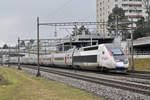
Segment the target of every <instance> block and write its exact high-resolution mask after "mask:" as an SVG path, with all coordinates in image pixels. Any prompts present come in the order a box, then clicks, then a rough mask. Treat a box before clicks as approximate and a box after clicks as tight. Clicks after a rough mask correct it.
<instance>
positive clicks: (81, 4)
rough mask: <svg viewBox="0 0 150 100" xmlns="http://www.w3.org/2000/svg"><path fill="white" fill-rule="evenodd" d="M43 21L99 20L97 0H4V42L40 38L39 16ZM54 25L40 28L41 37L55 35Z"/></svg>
mask: <svg viewBox="0 0 150 100" xmlns="http://www.w3.org/2000/svg"><path fill="white" fill-rule="evenodd" d="M37 16H39V17H40V21H41V22H70V21H71V22H74V21H95V20H96V0H1V2H0V34H1V36H0V44H1V43H7V44H14V43H16V41H17V37H18V36H20V37H21V39H31V38H36V18H37ZM52 31H53V30H52V29H51V28H50V27H42V28H40V37H41V38H50V37H51V36H52V34H53V33H52Z"/></svg>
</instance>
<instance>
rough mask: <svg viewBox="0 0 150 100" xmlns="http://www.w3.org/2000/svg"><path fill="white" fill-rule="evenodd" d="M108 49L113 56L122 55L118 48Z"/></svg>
mask: <svg viewBox="0 0 150 100" xmlns="http://www.w3.org/2000/svg"><path fill="white" fill-rule="evenodd" d="M110 51H111V53H112V54H113V55H114V56H118V55H124V53H123V51H122V50H121V49H119V48H115V49H110Z"/></svg>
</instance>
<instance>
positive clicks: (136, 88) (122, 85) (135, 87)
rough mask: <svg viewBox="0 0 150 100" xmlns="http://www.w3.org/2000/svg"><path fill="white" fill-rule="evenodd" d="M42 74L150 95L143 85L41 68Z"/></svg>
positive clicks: (148, 86)
mask: <svg viewBox="0 0 150 100" xmlns="http://www.w3.org/2000/svg"><path fill="white" fill-rule="evenodd" d="M22 67H25V68H30V69H34V70H36V69H37V68H36V67H35V66H22ZM40 70H41V71H43V72H47V73H52V74H57V75H61V76H65V77H70V78H75V79H79V80H83V81H87V82H92V83H96V84H101V85H104V86H109V87H114V88H119V89H123V90H127V91H131V92H135V93H139V94H144V95H148V96H149V95H150V85H143V84H138V83H134V82H124V81H122V80H113V79H107V78H102V77H99V78H97V77H92V76H88V75H81V74H78V73H73V72H63V71H57V70H53V69H49V68H43V67H42V68H41V69H40Z"/></svg>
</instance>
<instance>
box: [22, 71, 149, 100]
mask: <svg viewBox="0 0 150 100" xmlns="http://www.w3.org/2000/svg"><path fill="white" fill-rule="evenodd" d="M24 70H26V71H27V72H28V73H30V74H36V73H37V71H35V70H32V69H28V68H24ZM41 74H42V76H43V77H45V78H47V79H50V80H54V81H58V82H62V83H64V84H67V85H69V86H72V87H75V88H79V89H82V90H85V91H88V92H91V93H94V94H96V95H97V96H100V97H105V98H109V99H113V100H150V96H145V95H142V94H137V93H133V92H129V91H125V90H121V89H116V88H112V87H107V86H103V85H100V84H95V83H92V82H86V81H82V80H78V79H72V78H68V77H64V76H60V75H55V74H51V73H46V72H41Z"/></svg>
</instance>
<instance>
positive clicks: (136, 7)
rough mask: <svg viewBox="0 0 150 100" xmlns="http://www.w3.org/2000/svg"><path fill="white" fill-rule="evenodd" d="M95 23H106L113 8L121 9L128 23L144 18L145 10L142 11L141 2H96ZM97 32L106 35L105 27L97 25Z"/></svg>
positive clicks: (124, 0)
mask: <svg viewBox="0 0 150 100" xmlns="http://www.w3.org/2000/svg"><path fill="white" fill-rule="evenodd" d="M96 6H97V17H96V20H97V22H107V21H108V16H109V14H110V13H112V9H113V8H114V7H120V8H123V10H124V11H125V15H126V16H127V17H128V19H129V21H131V20H133V21H137V20H138V19H139V18H141V17H146V10H145V9H144V5H143V0H97V1H96ZM97 29H98V30H97V31H98V32H99V33H100V34H101V35H102V36H103V37H106V36H107V34H108V31H107V26H106V25H103V26H102V25H98V26H97Z"/></svg>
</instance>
